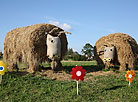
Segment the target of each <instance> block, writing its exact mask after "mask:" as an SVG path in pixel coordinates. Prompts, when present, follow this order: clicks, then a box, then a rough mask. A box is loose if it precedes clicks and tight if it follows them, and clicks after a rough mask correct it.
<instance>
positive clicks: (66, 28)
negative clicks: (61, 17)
mask: <svg viewBox="0 0 138 102" xmlns="http://www.w3.org/2000/svg"><path fill="white" fill-rule="evenodd" d="M61 28H63V29H64V30H70V29H71V26H70V25H69V24H66V23H64V24H61Z"/></svg>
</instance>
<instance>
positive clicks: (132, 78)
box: [125, 70, 136, 83]
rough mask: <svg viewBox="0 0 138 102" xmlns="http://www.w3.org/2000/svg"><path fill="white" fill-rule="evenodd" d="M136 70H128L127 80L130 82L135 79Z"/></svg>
mask: <svg viewBox="0 0 138 102" xmlns="http://www.w3.org/2000/svg"><path fill="white" fill-rule="evenodd" d="M135 75H136V74H135V72H134V71H132V70H131V71H127V74H126V75H125V77H126V81H129V82H130V83H132V81H133V80H134V77H135Z"/></svg>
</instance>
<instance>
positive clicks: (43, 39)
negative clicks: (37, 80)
mask: <svg viewBox="0 0 138 102" xmlns="http://www.w3.org/2000/svg"><path fill="white" fill-rule="evenodd" d="M65 33H69V32H65V31H64V30H63V29H61V28H59V27H57V26H55V25H52V24H35V25H31V26H27V27H21V28H16V29H14V30H12V31H10V32H8V33H7V35H6V38H5V41H4V60H5V61H6V62H7V63H8V64H9V69H10V70H12V69H13V68H17V64H18V63H19V62H21V63H26V62H27V63H28V65H29V66H28V67H29V68H28V72H30V73H34V72H36V71H38V70H40V66H39V65H40V64H41V63H42V62H45V61H49V62H51V67H52V69H53V70H54V71H57V70H59V69H60V68H61V67H62V64H61V62H60V61H61V60H62V58H63V56H64V55H65V53H66V51H67V46H68V42H67V38H66V35H65Z"/></svg>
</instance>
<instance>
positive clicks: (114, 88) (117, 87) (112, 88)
mask: <svg viewBox="0 0 138 102" xmlns="http://www.w3.org/2000/svg"><path fill="white" fill-rule="evenodd" d="M122 87H125V85H118V86H113V87H111V88H107V89H105V90H106V91H108V90H116V89H119V88H122Z"/></svg>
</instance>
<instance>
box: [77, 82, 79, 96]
mask: <svg viewBox="0 0 138 102" xmlns="http://www.w3.org/2000/svg"><path fill="white" fill-rule="evenodd" d="M77 95H79V81H77Z"/></svg>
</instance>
